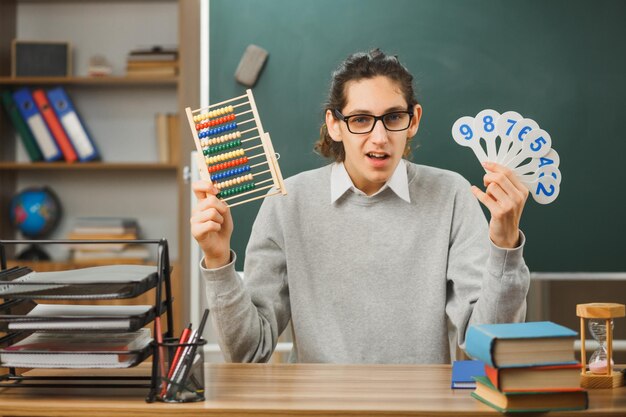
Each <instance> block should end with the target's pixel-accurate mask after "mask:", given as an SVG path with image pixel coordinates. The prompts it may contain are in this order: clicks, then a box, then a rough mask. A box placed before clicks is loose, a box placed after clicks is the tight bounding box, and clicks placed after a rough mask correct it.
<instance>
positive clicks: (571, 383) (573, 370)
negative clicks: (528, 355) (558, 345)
mask: <svg viewBox="0 0 626 417" xmlns="http://www.w3.org/2000/svg"><path fill="white" fill-rule="evenodd" d="M580 369H581V365H580V364H579V363H574V364H566V365H552V366H530V367H522V368H492V367H491V366H485V369H484V370H485V376H486V377H487V378H489V381H490V382H491V384H492V385H493V386H494V387H495V388H496V389H498V390H499V391H501V392H521V391H531V392H532V391H578V390H580Z"/></svg>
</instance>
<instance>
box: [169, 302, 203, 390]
mask: <svg viewBox="0 0 626 417" xmlns="http://www.w3.org/2000/svg"><path fill="white" fill-rule="evenodd" d="M208 316H209V309H208V308H207V309H205V310H204V314H203V315H202V320H201V321H200V326H199V327H198V330H197V331H196V332H195V333H193V334H192V335H191V337H190V342H189V343H190V346H189V349H188V350H186V351H185V353H184V355H183V357H182V358H181V363H182V365H181V369H180V370H179V371H178V372H176V371H175V375H174V381H175V382H173V384H172V386H176V385H183V384H184V382H185V380H186V379H187V376H188V375H189V371H190V370H191V368H192V367H193V366H192V365H193V363H194V358H195V356H196V349H197V348H198V345H197V344H196V343H197V342H198V340H200V339H201V338H202V332H203V331H204V326H205V325H206V321H207V317H208ZM201 366H204V364H202V365H201ZM169 388H171V387H168V389H169ZM172 394H173V393H172Z"/></svg>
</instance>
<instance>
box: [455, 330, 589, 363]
mask: <svg viewBox="0 0 626 417" xmlns="http://www.w3.org/2000/svg"><path fill="white" fill-rule="evenodd" d="M577 335H578V333H576V332H575V331H573V330H571V329H568V328H567V327H564V326H561V325H558V324H556V323H552V322H550V321H540V322H529V323H501V324H480V325H476V326H471V327H470V328H469V329H468V330H467V335H466V338H465V351H466V353H467V354H468V355H469V356H470V357H471V358H473V359H477V360H480V361H483V362H484V363H485V364H487V365H489V366H491V367H492V368H517V367H523V366H541V365H560V364H571V363H577V362H576V360H575V357H574V339H575V338H576V336H577Z"/></svg>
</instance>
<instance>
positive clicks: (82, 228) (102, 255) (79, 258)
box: [67, 217, 150, 264]
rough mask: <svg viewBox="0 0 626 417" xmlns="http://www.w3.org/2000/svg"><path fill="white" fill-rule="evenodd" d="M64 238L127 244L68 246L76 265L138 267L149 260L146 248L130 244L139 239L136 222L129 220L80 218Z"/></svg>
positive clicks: (121, 218)
mask: <svg viewBox="0 0 626 417" xmlns="http://www.w3.org/2000/svg"><path fill="white" fill-rule="evenodd" d="M67 238H68V239H78V240H117V241H119V240H128V241H129V242H128V243H126V242H116V243H93V244H76V245H71V247H70V248H71V249H72V254H71V259H72V261H74V262H75V263H90V264H93V263H106V264H113V263H141V262H145V261H146V260H147V259H148V258H149V257H150V251H149V250H148V248H146V247H145V246H142V245H137V244H133V243H132V242H130V241H132V240H136V239H138V238H139V226H138V224H137V220H136V219H132V218H123V217H79V218H77V219H76V222H75V225H74V228H73V229H72V230H71V231H70V233H69V234H68V236H67Z"/></svg>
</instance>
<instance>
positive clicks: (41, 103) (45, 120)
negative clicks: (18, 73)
mask: <svg viewBox="0 0 626 417" xmlns="http://www.w3.org/2000/svg"><path fill="white" fill-rule="evenodd" d="M1 95H2V102H3V104H4V108H5V109H6V111H7V113H8V115H9V118H10V120H11V123H12V124H13V127H14V128H15V131H16V132H17V133H18V135H19V136H20V139H21V140H22V144H23V145H24V149H25V150H26V153H27V154H28V156H29V158H30V160H31V161H32V162H39V161H45V162H55V161H65V162H77V161H79V162H87V161H93V160H97V159H99V158H100V153H99V152H98V149H97V148H96V146H95V144H94V141H93V140H92V138H91V135H90V134H89V132H88V130H87V128H86V126H85V124H84V122H83V121H82V119H81V118H80V117H79V116H78V113H77V112H76V110H75V108H74V105H73V103H72V101H71V100H70V97H69V96H68V94H67V92H66V91H65V89H64V88H63V87H55V88H51V89H43V88H37V89H34V90H32V91H31V89H30V88H28V87H24V88H20V89H18V90H16V91H14V92H10V91H3V92H2V94H1Z"/></svg>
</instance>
